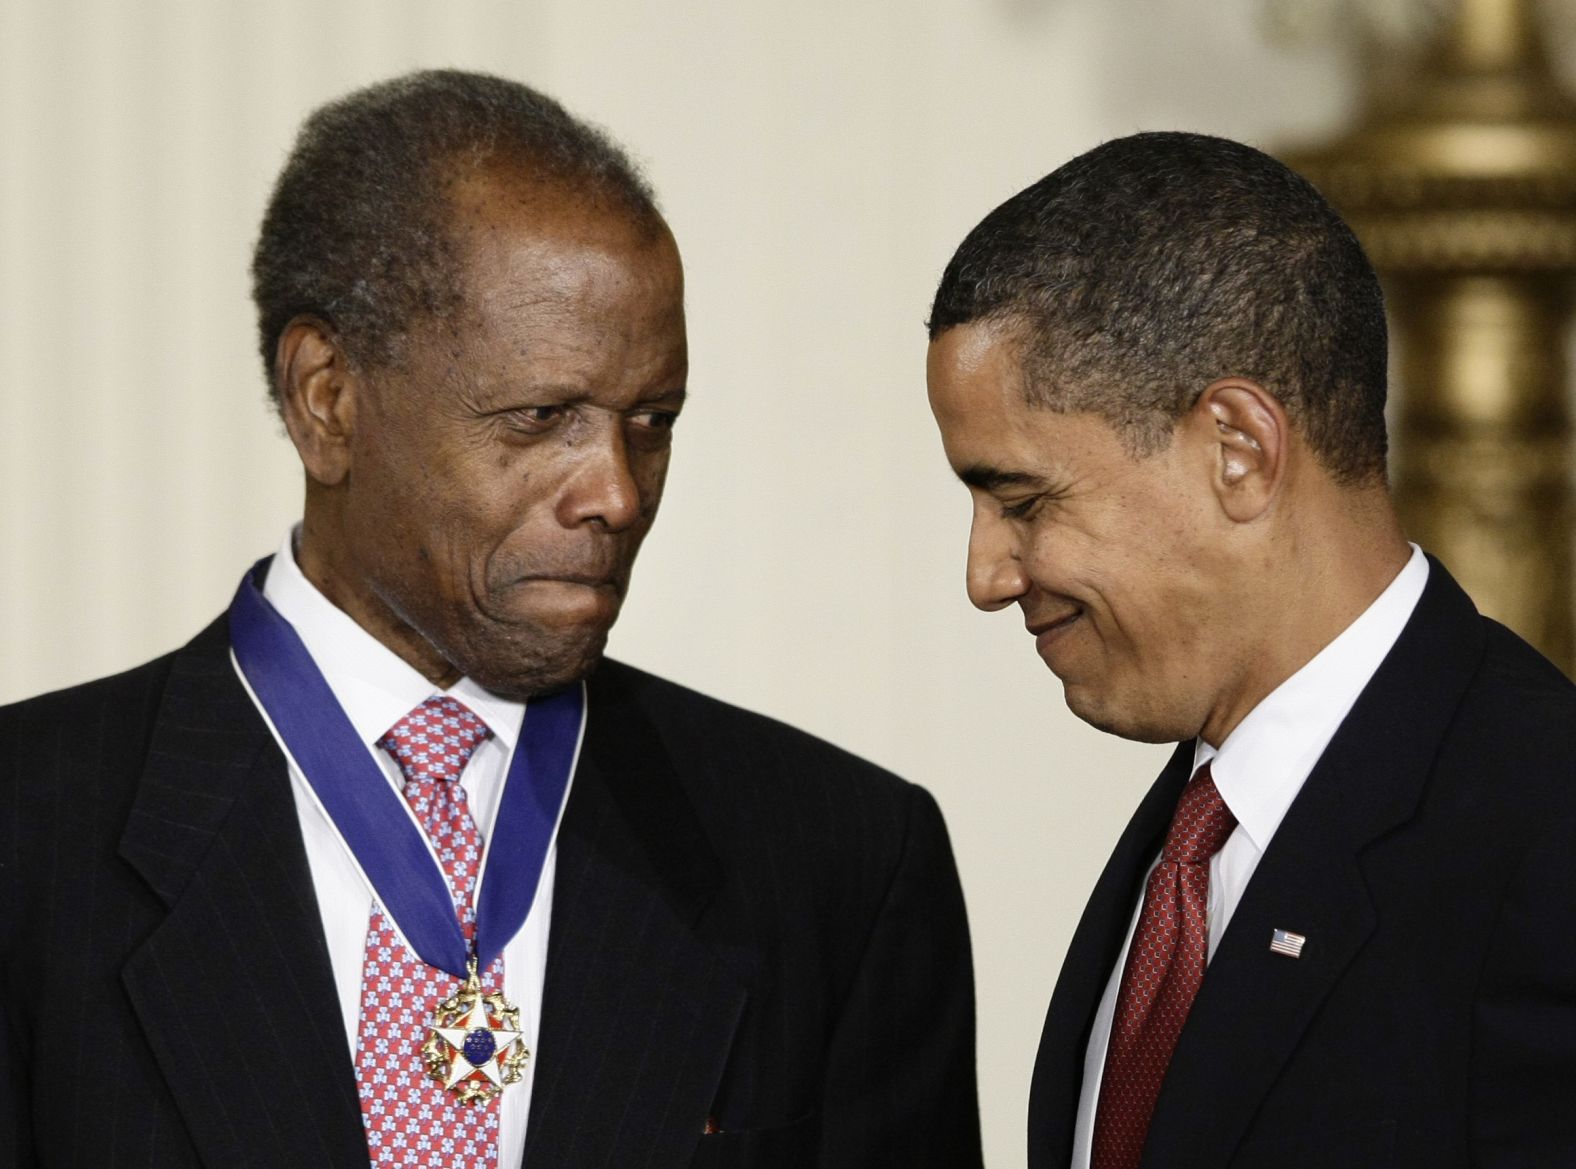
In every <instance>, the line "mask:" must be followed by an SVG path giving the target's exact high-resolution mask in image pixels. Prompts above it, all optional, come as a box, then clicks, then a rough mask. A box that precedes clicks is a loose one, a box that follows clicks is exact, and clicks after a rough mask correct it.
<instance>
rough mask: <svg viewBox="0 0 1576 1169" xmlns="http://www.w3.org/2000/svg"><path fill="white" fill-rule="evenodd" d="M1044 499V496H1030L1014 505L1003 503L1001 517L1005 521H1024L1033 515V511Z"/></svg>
mask: <svg viewBox="0 0 1576 1169" xmlns="http://www.w3.org/2000/svg"><path fill="white" fill-rule="evenodd" d="M1044 498H1045V496H1043V495H1031V496H1029V497H1028V498H1026V499H1020V500H1018V501H1017V502H1015V503H1005V502H1004V503H1003V504H1002V505H1001V517H1002V519H1005V520H1026V519H1028V518H1029V517H1030V516H1031V515H1033V514H1034V509H1035V508H1036V507H1038V506H1039V504H1040V501H1041V500H1043V499H1044Z"/></svg>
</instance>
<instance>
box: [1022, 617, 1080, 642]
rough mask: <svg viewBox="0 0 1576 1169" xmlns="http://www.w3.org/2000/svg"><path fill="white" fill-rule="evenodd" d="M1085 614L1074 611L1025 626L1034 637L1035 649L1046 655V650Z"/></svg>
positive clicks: (1031, 622) (1030, 622) (1026, 623)
mask: <svg viewBox="0 0 1576 1169" xmlns="http://www.w3.org/2000/svg"><path fill="white" fill-rule="evenodd" d="M1083 614H1084V611H1083V610H1082V609H1073V610H1071V611H1070V612H1067V613H1063V614H1062V615H1061V616H1059V617H1053V618H1051V619H1049V620H1043V621H1026V622H1024V624H1025V626H1026V627H1027V628H1028V630H1029V632H1030V633H1032V634H1033V635H1034V648H1035V649H1037V650H1039V651H1040V652H1041V653H1044V652H1045V650H1046V648H1047V647H1048V646H1049V645H1051V643H1053V642H1054V641H1055V640H1056V639H1057V638H1058V637H1059V636H1060V635H1061V634H1062V633H1064V632H1066V631H1067V630H1068V629H1069V628H1070V627H1071V626H1073V625H1074V624H1076V623H1077V621H1078V619H1079V618H1080V617H1082V616H1083Z"/></svg>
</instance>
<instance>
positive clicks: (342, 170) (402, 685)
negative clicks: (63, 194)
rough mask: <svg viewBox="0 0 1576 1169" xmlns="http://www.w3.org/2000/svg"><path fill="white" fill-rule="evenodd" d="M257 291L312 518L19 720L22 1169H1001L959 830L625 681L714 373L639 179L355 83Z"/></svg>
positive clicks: (311, 148) (730, 718) (318, 137)
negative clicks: (168, 648)
mask: <svg viewBox="0 0 1576 1169" xmlns="http://www.w3.org/2000/svg"><path fill="white" fill-rule="evenodd" d="M254 275H255V291H256V299H257V305H258V310H259V317H260V322H261V340H262V352H263V359H264V363H265V367H266V369H267V372H268V378H269V385H270V387H271V390H272V393H273V396H274V399H275V401H276V404H277V406H278V409H279V411H280V413H281V415H282V417H283V420H284V423H285V426H286V428H287V430H288V431H289V435H290V438H291V440H292V441H293V443H294V444H295V447H296V449H297V451H298V452H299V453H300V457H301V462H302V465H303V467H304V468H305V472H306V502H305V511H304V515H303V519H302V523H301V524H300V526H299V527H298V528H297V529H296V530H294V531H293V532H292V533H291V534H290V535H289V536H288V537H287V538H286V539H285V540H284V541H283V543H282V544H281V546H280V548H279V550H278V551H277V553H276V554H275V555H274V556H273V557H272V559H271V561H264V562H262V563H260V564H258V565H257V566H256V567H255V568H253V569H252V570H251V571H250V572H248V573H247V574H246V577H245V579H244V580H243V581H242V584H241V587H240V589H239V591H238V592H237V594H236V599H235V602H234V604H233V605H232V607H231V609H230V611H229V612H228V614H227V615H226V616H225V617H224V618H222V619H221V620H219V621H218V622H216V623H215V624H214V625H212V626H210V627H209V628H208V629H207V630H205V631H204V632H203V633H201V634H200V635H199V636H198V637H197V638H196V640H195V641H193V642H192V643H191V644H190V645H188V646H186V647H185V648H184V649H181V650H179V651H177V652H176V653H174V654H172V655H170V656H168V657H165V658H162V659H160V660H158V661H155V662H153V663H151V664H149V665H147V666H144V667H142V668H140V669H136V670H133V671H131V672H130V673H127V674H123V675H121V676H119V677H116V678H111V679H107V680H104V681H100V682H95V683H92V684H90V685H86V686H82V687H78V688H76V689H73V690H68V691H65V692H62V693H59V694H54V695H49V696H46V697H43V698H39V699H35V700H33V701H30V702H26V703H22V704H20V705H18V706H14V707H11V708H9V709H6V710H4V711H3V712H0V825H3V828H0V879H3V881H4V885H5V891H4V897H5V912H4V913H3V915H0V977H3V980H4V995H3V1007H0V1011H3V1015H0V1018H3V1022H4V1028H3V1032H0V1041H3V1042H0V1082H3V1085H4V1088H3V1096H0V1164H3V1165H4V1166H6V1167H10V1166H34V1165H37V1166H46V1165H47V1166H51V1167H56V1166H61V1167H63V1166H78V1167H81V1169H104V1167H110V1166H133V1165H135V1166H157V1167H159V1169H178V1167H182V1166H199V1165H201V1166H208V1167H210V1169H218V1167H221V1166H223V1167H225V1169H236V1167H239V1166H258V1167H263V1166H268V1167H275V1169H277V1167H283V1166H289V1167H291V1169H304V1167H307V1166H335V1167H340V1169H350V1167H352V1166H357V1165H359V1166H362V1167H365V1166H367V1165H368V1163H369V1153H370V1163H372V1164H374V1165H394V1166H445V1167H447V1166H465V1167H466V1169H474V1167H476V1166H490V1165H505V1166H520V1165H522V1164H523V1165H526V1166H531V1167H541V1169H548V1167H551V1169H573V1167H575V1166H588V1167H589V1166H599V1167H605V1166H637V1165H638V1166H648V1167H651V1169H659V1167H673V1169H681V1167H684V1166H691V1165H695V1166H701V1165H706V1166H724V1165H729V1166H733V1165H736V1166H741V1167H742V1166H746V1165H748V1166H762V1167H764V1166H784V1167H788V1166H792V1167H795V1169H797V1167H801V1166H823V1167H827V1169H830V1167H834V1166H836V1167H848V1169H854V1167H864V1166H916V1165H918V1166H927V1165H928V1166H936V1167H937V1169H943V1167H945V1169H954V1167H957V1166H970V1165H978V1164H979V1137H978V1124H977V1119H976V1110H975V1090H974V1069H973V1035H972V1029H973V1002H972V980H971V974H970V966H969V958H968V940H967V930H966V926H965V923H964V915H963V904H962V899H961V895H960V891H959V888H958V884H957V878H956V874H955V871H954V868H953V865H952V859H951V855H950V851H949V848H948V844H947V839H946V834H945V830H944V828H943V825H942V822H941V819H940V816H939V814H938V812H937V810H936V808H935V805H934V804H933V802H932V801H931V800H930V798H929V797H928V796H926V795H925V794H924V793H923V792H922V791H920V790H919V789H917V788H915V787H912V786H910V785H908V784H906V783H903V782H902V781H900V780H898V779H896V778H894V777H893V776H890V775H888V774H885V773H883V772H881V771H879V770H878V769H876V768H874V767H872V766H870V765H868V764H865V763H862V762H860V761H859V760H857V759H854V758H852V757H850V756H848V755H846V754H844V753H842V752H840V751H838V750H836V749H834V748H832V747H830V746H827V745H826V744H824V743H820V742H817V741H815V740H813V739H811V738H809V737H808V736H806V735H803V734H801V733H799V732H796V731H793V730H791V729H789V728H787V727H785V726H782V725H780V724H777V723H774V722H771V721H769V720H766V719H763V718H760V717H758V716H755V715H751V714H746V713H744V712H742V711H739V710H736V709H734V708H731V707H728V706H725V705H723V704H721V703H718V702H715V701H712V700H710V699H707V698H703V697H701V696H700V695H698V694H695V693H692V692H690V691H687V690H684V689H682V688H680V687H678V686H675V685H672V684H670V683H667V682H664V681H661V680H660V679H657V678H654V677H651V676H650V675H647V674H643V673H641V672H639V671H637V670H633V669H630V668H628V667H624V666H620V665H618V664H616V663H613V662H605V661H601V656H602V651H603V645H604V642H605V640H606V637H607V633H608V628H609V627H610V626H611V625H612V623H613V621H614V619H615V618H616V616H617V615H618V611H619V607H620V604H621V603H622V601H623V598H624V593H625V589H626V587H627V585H628V583H629V575H630V568H631V566H632V564H633V562H634V559H635V554H636V552H637V550H638V549H639V547H640V543H641V540H642V539H643V538H644V536H645V535H646V532H647V530H648V529H649V528H650V526H651V522H652V520H653V518H654V517H655V515H656V511H657V504H658V501H659V499H660V497H661V494H662V486H663V479H664V475H665V473H666V470H667V465H668V455H669V449H670V442H671V436H672V429H673V425H674V422H675V420H676V419H677V417H678V415H679V413H680V410H681V408H682V407H683V405H684V396H685V377H686V353H685V331H684V311H683V299H682V276H681V271H680V265H679V257H678V252H677V250H676V248H675V246H674V242H673V237H672V236H671V235H670V234H669V231H668V228H667V226H666V225H665V224H664V222H663V220H662V218H661V216H660V215H659V214H658V212H657V210H656V207H655V205H654V204H653V201H652V197H651V194H650V191H649V190H648V188H647V187H646V185H645V183H644V182H643V181H642V180H641V178H640V177H639V176H638V175H637V174H636V173H635V171H634V170H633V169H632V167H631V165H630V163H629V162H628V160H627V159H626V158H625V157H624V155H623V154H622V153H621V152H620V151H619V149H618V148H617V147H616V146H614V145H613V144H612V143H611V142H609V141H608V140H607V139H606V138H605V137H604V136H603V135H602V134H601V133H599V132H598V131H596V130H594V129H591V128H589V127H587V126H586V125H584V124H582V123H580V122H578V121H576V120H575V119H574V118H572V117H571V116H569V115H568V114H567V113H565V112H564V110H563V109H562V108H560V107H559V106H558V105H557V104H556V103H554V102H553V101H551V100H549V99H547V98H545V97H543V96H542V95H540V94H538V93H535V92H533V91H531V90H529V89H527V88H525V87H523V86H520V85H516V84H513V83H510V82H506V81H502V80H499V79H497V78H492V77H486V76H478V75H474V74H464V73H457V72H436V73H422V74H416V75H412V76H409V77H405V78H401V79H398V80H396V81H392V82H389V83H386V84H383V85H378V86H374V87H372V88H370V89H367V90H365V91H362V92H359V93H356V94H353V95H351V96H349V97H347V98H345V99H343V100H341V101H338V102H335V103H333V104H331V105H329V106H327V107H325V108H324V109H322V110H320V111H318V112H317V113H316V114H315V115H313V117H312V118H311V119H310V120H309V121H308V122H307V124H306V126H305V128H304V130H303V131H302V134H301V136H300V139H299V141H298V142H297V145H296V148H295V150H294V152H293V154H292V155H291V157H290V159H289V161H288V163H287V165H286V167H285V169H284V172H283V174H282V175H281V177H280V179H279V182H278V185H277V187H276V189H275V192H274V196H273V199H272V202H271V203H270V205H269V208H268V212H267V217H266V219H265V221H264V224H263V228H262V233H261V238H260V240H259V243H258V246H257V252H256V259H255V267H254ZM676 619H680V620H682V619H683V616H682V615H678V616H677V617H676Z"/></svg>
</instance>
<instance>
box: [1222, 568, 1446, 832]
mask: <svg viewBox="0 0 1576 1169" xmlns="http://www.w3.org/2000/svg"><path fill="white" fill-rule="evenodd" d="M1427 583H1428V558H1427V557H1425V556H1424V555H1423V551H1422V549H1420V548H1419V547H1418V546H1417V545H1416V544H1413V545H1412V556H1411V558H1410V559H1409V560H1408V561H1407V562H1406V566H1405V567H1404V568H1402V569H1401V571H1400V572H1399V573H1398V574H1397V575H1396V578H1395V579H1394V580H1393V581H1391V582H1390V584H1389V586H1388V587H1387V588H1386V589H1385V590H1384V592H1382V593H1380V594H1379V596H1378V597H1377V598H1375V599H1374V602H1373V604H1371V605H1369V606H1368V608H1367V609H1365V610H1363V613H1362V615H1361V616H1359V617H1358V618H1357V620H1355V621H1353V622H1352V623H1351V624H1350V625H1348V626H1347V627H1346V628H1345V629H1344V630H1342V632H1341V633H1340V634H1339V635H1338V636H1337V637H1336V638H1335V640H1333V641H1331V642H1330V644H1329V645H1327V646H1325V647H1324V648H1323V649H1322V650H1320V651H1319V652H1318V653H1317V654H1316V655H1315V656H1314V657H1313V658H1312V659H1311V660H1310V661H1309V662H1308V663H1307V664H1306V665H1305V666H1303V667H1302V669H1300V670H1298V671H1297V672H1296V673H1295V674H1293V675H1292V676H1291V677H1290V678H1287V679H1286V681H1284V682H1282V683H1281V684H1280V685H1279V686H1277V687H1276V688H1275V689H1274V690H1273V691H1271V692H1270V694H1269V695H1268V696H1267V697H1265V698H1264V699H1263V701H1261V702H1260V703H1259V704H1258V705H1257V706H1255V707H1254V708H1253V709H1252V710H1251V711H1249V712H1248V715H1247V717H1246V718H1244V719H1243V720H1242V721H1241V722H1240V723H1238V724H1237V726H1236V729H1235V730H1233V731H1232V732H1231V734H1229V735H1227V736H1226V741H1225V742H1224V743H1222V744H1221V745H1220V749H1219V750H1218V751H1217V750H1216V749H1215V748H1214V747H1211V746H1210V745H1209V744H1208V743H1206V742H1205V741H1204V740H1203V739H1202V738H1200V739H1199V740H1198V741H1197V743H1196V745H1195V747H1194V750H1193V770H1194V771H1197V770H1198V769H1199V768H1200V767H1202V766H1203V765H1204V764H1205V763H1209V764H1210V774H1211V775H1212V776H1213V777H1214V780H1215V787H1216V788H1217V789H1218V790H1219V792H1220V796H1221V798H1222V799H1223V800H1225V801H1226V806H1227V807H1228V808H1230V809H1231V812H1232V815H1234V816H1236V818H1237V823H1238V824H1239V825H1240V826H1241V828H1242V830H1243V831H1244V832H1246V833H1247V834H1248V836H1249V838H1250V839H1251V840H1252V841H1253V843H1254V845H1255V847H1257V848H1258V849H1259V851H1260V852H1262V851H1263V850H1264V849H1265V848H1266V847H1268V845H1269V842H1270V837H1272V836H1274V835H1275V830H1276V829H1277V828H1279V827H1280V822H1281V820H1282V819H1283V818H1284V817H1285V815H1286V809H1287V808H1289V807H1291V802H1292V800H1294V799H1296V798H1297V793H1298V792H1299V791H1301V790H1302V785H1303V783H1304V781H1306V780H1307V778H1308V774H1309V772H1311V771H1312V770H1313V766H1314V764H1315V763H1317V762H1318V761H1319V756H1321V755H1323V754H1324V749H1325V748H1326V747H1328V746H1329V745H1330V740H1331V739H1332V738H1334V736H1335V732H1336V730H1337V729H1338V728H1339V727H1340V725H1341V722H1342V721H1343V720H1344V719H1345V718H1346V715H1347V714H1348V712H1350V711H1351V709H1352V706H1353V704H1354V703H1356V701H1357V696H1358V695H1359V694H1361V693H1362V692H1363V688H1364V687H1366V686H1367V685H1368V681H1369V679H1370V678H1372V677H1373V676H1374V672H1375V671H1377V670H1378V669H1379V665H1380V663H1381V662H1383V661H1384V659H1385V656H1386V655H1387V654H1389V652H1390V648H1391V647H1392V646H1393V645H1395V642H1396V639H1397V638H1398V637H1400V636H1401V630H1402V629H1404V628H1405V627H1406V623H1407V621H1408V620H1410V618H1411V616H1412V610H1413V609H1415V608H1416V607H1417V602H1418V600H1419V599H1420V598H1421V597H1422V595H1423V586H1424V585H1426V584H1427Z"/></svg>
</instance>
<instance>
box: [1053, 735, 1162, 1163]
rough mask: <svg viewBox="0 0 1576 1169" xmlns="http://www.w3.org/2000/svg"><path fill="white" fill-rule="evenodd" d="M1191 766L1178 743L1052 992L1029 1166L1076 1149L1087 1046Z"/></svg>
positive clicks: (1109, 866)
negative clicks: (1134, 912)
mask: <svg viewBox="0 0 1576 1169" xmlns="http://www.w3.org/2000/svg"><path fill="white" fill-rule="evenodd" d="M1192 767H1193V744H1192V743H1191V742H1187V743H1182V744H1179V745H1178V747H1177V749H1176V752H1175V753H1174V754H1173V755H1172V756H1171V761H1170V762H1169V763H1167V764H1166V767H1165V770H1163V771H1162V772H1161V773H1160V778H1159V779H1157V780H1156V781H1155V783H1154V785H1153V786H1152V787H1151V788H1150V789H1149V794H1148V795H1147V796H1145V797H1144V801H1143V803H1142V804H1140V805H1139V807H1138V811H1137V812H1136V813H1134V815H1133V818H1132V820H1130V821H1129V822H1128V825H1127V829H1126V831H1124V832H1123V833H1122V838H1121V839H1120V840H1119V841H1118V842H1117V845H1116V850H1115V851H1114V852H1113V853H1112V854H1111V859H1110V860H1109V861H1107V862H1106V866H1105V871H1104V872H1103V873H1101V874H1100V880H1099V882H1098V883H1097V884H1096V885H1095V887H1094V892H1093V893H1092V894H1091V895H1090V897H1089V904H1088V905H1087V906H1086V907H1085V909H1084V914H1083V918H1082V919H1081V920H1080V921H1079V923H1078V929H1077V932H1075V933H1074V934H1073V940H1072V943H1071V945H1069V946H1068V948H1067V957H1066V959H1065V960H1064V961H1063V963H1062V973H1061V977H1060V978H1058V979H1057V982H1056V992H1055V994H1054V995H1053V996H1052V997H1051V1005H1050V1009H1049V1010H1048V1011H1047V1012H1046V1016H1045V1029H1044V1031H1043V1032H1042V1033H1041V1036H1040V1051H1039V1055H1038V1057H1037V1058H1036V1060H1035V1064H1034V1082H1033V1086H1032V1088H1031V1089H1030V1092H1029V1165H1030V1166H1031V1169H1050V1167H1052V1166H1064V1165H1066V1164H1067V1163H1068V1162H1069V1160H1070V1158H1071V1153H1072V1143H1073V1125H1074V1121H1075V1120H1076V1116H1077V1110H1078V1093H1079V1090H1080V1087H1081V1085H1082V1083H1083V1061H1084V1050H1085V1048H1087V1047H1088V1045H1089V1032H1090V1029H1091V1028H1092V1026H1093V1024H1094V1016H1095V1011H1096V1010H1097V1009H1098V1007H1099V1005H1100V997H1101V996H1102V995H1103V994H1104V993H1105V986H1106V982H1107V981H1108V980H1109V979H1110V975H1111V968H1112V967H1113V966H1115V965H1116V959H1117V956H1118V955H1119V954H1120V953H1121V949H1122V943H1123V942H1125V941H1126V940H1127V928H1128V926H1129V925H1130V924H1131V923H1132V918H1133V907H1134V906H1135V905H1136V904H1137V901H1138V895H1139V889H1140V886H1141V884H1142V882H1143V878H1144V874H1145V872H1147V871H1148V868H1149V864H1150V862H1151V861H1153V860H1154V858H1155V855H1156V854H1157V853H1158V852H1159V851H1160V844H1161V841H1162V839H1163V838H1164V836H1165V831H1166V826H1167V825H1168V824H1170V822H1171V814H1172V812H1173V811H1174V810H1175V808H1176V803H1177V800H1178V798H1180V796H1181V794H1182V788H1183V787H1184V786H1185V785H1186V784H1187V781H1188V776H1189V775H1190V774H1191V773H1192Z"/></svg>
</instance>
